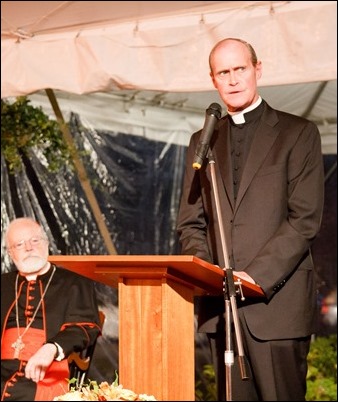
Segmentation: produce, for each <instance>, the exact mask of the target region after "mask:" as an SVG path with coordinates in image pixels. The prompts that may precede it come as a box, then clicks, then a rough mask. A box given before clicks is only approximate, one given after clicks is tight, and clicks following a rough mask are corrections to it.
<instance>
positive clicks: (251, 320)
mask: <svg viewBox="0 0 338 402" xmlns="http://www.w3.org/2000/svg"><path fill="white" fill-rule="evenodd" d="M263 105H264V107H263V112H262V115H261V117H260V121H259V124H258V127H257V129H256V131H255V133H254V137H253V140H252V143H251V147H250V151H249V154H248V158H247V161H246V163H245V167H244V170H243V173H242V177H241V182H240V187H239V190H238V194H237V200H236V203H235V201H234V195H233V179H232V165H231V144H230V128H229V124H230V123H229V117H228V116H225V117H224V118H222V119H221V120H220V121H219V122H218V123H217V126H216V129H215V131H214V134H213V137H212V139H211V142H210V149H211V150H212V155H213V157H214V160H215V172H216V178H217V186H218V187H217V188H218V194H219V199H220V208H221V217H222V222H223V227H224V232H225V239H226V245H227V250H228V254H229V256H230V260H231V261H232V264H233V266H232V267H231V268H233V269H234V270H238V271H242V270H243V271H246V272H247V273H248V274H249V275H250V276H252V278H254V280H255V281H256V282H257V283H258V284H259V285H260V286H261V287H262V289H263V291H264V293H265V296H266V297H265V298H260V299H257V298H255V299H252V300H249V299H247V300H246V301H245V302H244V303H243V305H242V304H241V305H240V308H241V309H242V311H243V313H244V316H245V320H246V322H247V325H248V327H249V329H250V331H251V332H252V334H253V335H254V336H256V337H257V338H259V339H262V340H268V339H285V338H295V337H303V336H306V335H309V334H311V333H313V331H314V320H315V316H316V304H317V298H316V283H315V273H314V266H313V261H312V258H311V253H310V246H311V243H312V241H313V240H314V238H315V236H316V235H317V233H318V231H319V228H320V224H321V217H322V210H323V202H324V174H323V158H322V153H321V140H320V134H319V131H318V128H317V127H316V125H315V124H313V123H312V122H309V121H308V120H306V119H303V118H301V117H297V116H294V115H291V114H288V113H284V112H281V111H277V110H274V109H273V108H271V107H270V106H269V105H268V104H267V103H266V102H264V101H263ZM200 133H201V131H199V132H196V133H194V134H193V135H192V137H191V141H190V145H189V147H188V150H187V159H186V164H187V165H186V172H185V178H184V183H183V192H182V198H181V204H180V209H179V214H178V225H177V229H178V233H179V236H180V242H181V245H182V253H183V254H191V255H196V256H198V257H200V258H202V259H204V260H206V261H209V262H212V263H214V264H217V265H219V266H220V267H221V268H223V267H228V265H229V262H225V261H224V259H223V250H222V246H221V241H220V229H219V225H218V218H217V216H216V215H217V214H216V207H215V201H214V197H213V187H212V186H213V184H212V180H211V175H210V166H209V164H208V160H205V161H204V163H203V165H202V167H201V169H200V170H198V171H196V170H194V169H193V168H192V163H193V158H194V153H195V149H196V147H197V144H198V141H199V136H200ZM223 307H224V300H223V299H222V297H221V298H218V297H217V298H215V297H213V296H211V297H209V296H205V297H203V299H202V301H201V303H200V306H199V326H200V330H201V331H206V332H214V331H216V326H217V322H218V317H219V315H220V314H221V313H222V308H223Z"/></svg>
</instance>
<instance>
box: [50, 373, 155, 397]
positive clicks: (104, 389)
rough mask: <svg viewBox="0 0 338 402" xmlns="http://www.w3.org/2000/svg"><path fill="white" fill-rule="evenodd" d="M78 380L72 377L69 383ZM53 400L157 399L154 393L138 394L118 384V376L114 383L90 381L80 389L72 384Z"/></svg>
mask: <svg viewBox="0 0 338 402" xmlns="http://www.w3.org/2000/svg"><path fill="white" fill-rule="evenodd" d="M74 382H76V379H75V378H74V379H71V380H70V381H69V384H70V385H71V384H72V383H74ZM53 401H156V399H155V397H154V396H153V395H147V394H136V393H135V392H133V391H131V390H129V389H125V388H123V386H122V385H118V377H117V376H116V379H115V381H114V382H113V383H112V384H108V382H106V381H104V382H101V383H100V384H98V383H97V382H96V381H89V382H88V384H87V385H83V386H82V387H81V388H80V389H78V388H76V387H72V386H70V390H69V391H68V392H67V393H65V394H63V395H60V396H57V397H55V398H54V399H53Z"/></svg>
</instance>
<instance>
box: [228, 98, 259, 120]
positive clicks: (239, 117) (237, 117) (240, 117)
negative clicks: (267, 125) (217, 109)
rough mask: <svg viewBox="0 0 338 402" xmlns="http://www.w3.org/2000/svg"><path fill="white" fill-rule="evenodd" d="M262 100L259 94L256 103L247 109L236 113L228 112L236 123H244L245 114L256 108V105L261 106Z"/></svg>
mask: <svg viewBox="0 0 338 402" xmlns="http://www.w3.org/2000/svg"><path fill="white" fill-rule="evenodd" d="M261 102H262V98H261V97H260V96H259V97H258V99H257V100H256V102H255V103H253V104H252V105H250V106H249V107H247V108H246V109H244V110H242V111H241V112H239V113H235V114H231V113H230V112H228V113H229V114H230V116H231V118H232V120H233V122H234V123H235V124H243V123H245V118H244V114H245V113H248V112H251V110H254V109H256V107H257V106H259V105H260V104H261Z"/></svg>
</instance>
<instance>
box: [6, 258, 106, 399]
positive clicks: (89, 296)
mask: <svg viewBox="0 0 338 402" xmlns="http://www.w3.org/2000/svg"><path fill="white" fill-rule="evenodd" d="M54 268H55V272H54V275H53V270H54ZM17 275H18V271H13V272H9V273H5V274H2V275H1V400H5V401H34V400H52V399H53V396H58V395H62V394H63V393H65V392H67V391H68V383H67V380H65V378H64V377H65V371H64V370H65V369H66V370H67V371H66V373H67V372H68V363H67V356H68V355H69V354H70V353H71V352H73V351H81V350H83V349H85V348H87V347H88V346H90V345H92V344H93V343H94V342H95V340H96V338H97V336H98V335H99V334H100V319H99V313H98V304H97V299H96V291H95V286H94V282H93V281H91V280H90V279H88V278H86V277H84V276H81V275H79V274H77V273H75V272H72V271H69V270H67V269H64V268H63V267H56V266H55V265H52V266H51V269H49V271H48V272H47V273H45V274H43V275H40V276H38V277H37V279H36V280H34V281H27V280H26V279H25V277H24V276H22V275H19V278H18V284H17V293H18V295H19V297H18V304H17V306H18V312H19V314H18V315H19V326H20V334H22V333H23V331H24V329H25V328H26V326H27V325H28V323H29V321H30V320H31V319H32V317H33V315H34V312H35V311H36V307H37V306H38V304H39V301H40V300H41V295H42V294H43V292H44V290H45V288H46V285H47V283H48V281H49V279H50V277H51V275H53V277H52V280H51V282H50V284H49V286H48V289H47V292H46V294H45V296H44V299H43V302H42V303H41V305H40V307H39V310H38V312H37V314H36V316H35V318H34V320H33V322H32V324H31V326H30V328H29V329H28V331H27V332H26V334H25V335H24V337H23V342H24V344H25V347H24V348H23V350H22V352H20V355H19V358H18V359H15V358H14V353H15V350H14V348H13V347H12V344H13V339H14V340H15V339H16V338H17V335H18V330H17V319H16V302H15V299H16V296H15V293H16V291H15V287H16V285H15V282H16V278H17ZM13 336H14V338H13ZM37 339H38V341H37ZM44 342H57V343H58V344H59V345H60V346H61V347H62V348H63V351H64V353H65V359H64V360H63V361H62V362H55V363H54V362H53V364H52V365H51V367H50V370H48V371H47V374H46V381H48V375H49V377H53V375H54V374H53V373H54V372H53V369H54V367H55V368H56V371H55V373H57V371H58V370H61V371H59V374H58V375H59V376H61V377H60V379H59V380H57V379H55V378H54V380H55V384H54V385H56V388H55V387H54V389H55V391H52V389H53V387H52V386H50V385H48V383H47V382H46V383H45V384H43V383H41V382H39V383H38V384H39V385H38V386H37V384H36V383H35V382H33V381H32V380H28V379H27V378H26V377H25V376H24V367H25V361H26V360H27V354H28V355H29V353H30V354H33V353H34V351H36V350H37V349H38V348H39V347H40V346H41V344H42V343H44ZM34 348H35V350H34ZM49 371H50V372H49ZM68 374H69V373H68ZM55 376H57V374H55ZM49 380H50V379H49ZM58 382H59V383H58ZM49 384H50V383H49ZM52 392H54V395H52ZM46 397H47V398H50V399H46ZM40 398H41V399H40ZM42 398H45V399H42Z"/></svg>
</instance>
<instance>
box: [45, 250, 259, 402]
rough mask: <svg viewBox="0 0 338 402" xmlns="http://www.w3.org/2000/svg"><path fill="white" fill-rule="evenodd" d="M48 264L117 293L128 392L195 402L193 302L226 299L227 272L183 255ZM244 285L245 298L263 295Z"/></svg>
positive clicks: (70, 258)
mask: <svg viewBox="0 0 338 402" xmlns="http://www.w3.org/2000/svg"><path fill="white" fill-rule="evenodd" d="M49 261H50V262H53V263H54V264H56V265H61V266H63V267H65V268H67V269H69V270H71V271H74V272H77V273H79V274H81V275H84V276H86V277H88V278H90V279H92V280H94V281H97V282H101V283H104V284H106V285H109V286H112V287H115V288H117V289H118V304H119V368H118V374H119V383H120V384H122V385H123V387H124V388H127V389H130V390H132V391H134V392H136V393H141V394H142V393H143V394H148V395H154V397H155V398H156V399H157V400H158V401H194V400H195V354H194V353H195V340H194V339H195V338H194V335H195V334H194V296H195V295H203V294H212V295H217V294H222V288H223V278H224V271H223V270H221V269H220V268H218V267H216V266H214V265H212V264H209V263H207V262H205V261H203V260H201V259H199V258H197V257H194V256H182V255H177V256H176V255H172V256H167V255H162V256H161V255H133V256H131V255H76V256H75V255H67V256H66V255H54V256H50V258H49ZM235 279H236V278H235ZM242 283H243V287H244V294H245V296H260V295H262V292H261V290H260V288H259V287H257V286H255V285H252V284H250V283H248V282H244V281H242ZM113 369H114V368H112V370H113Z"/></svg>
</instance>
